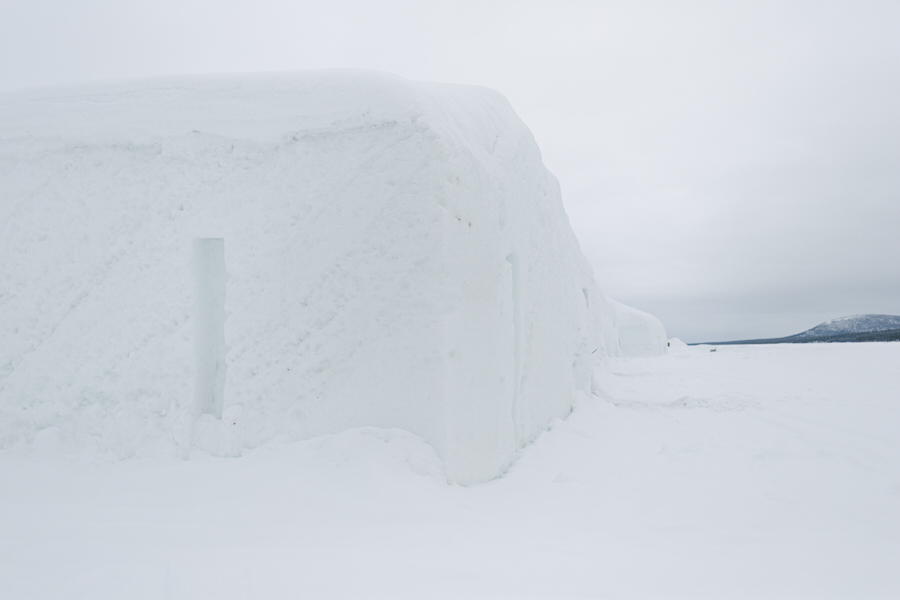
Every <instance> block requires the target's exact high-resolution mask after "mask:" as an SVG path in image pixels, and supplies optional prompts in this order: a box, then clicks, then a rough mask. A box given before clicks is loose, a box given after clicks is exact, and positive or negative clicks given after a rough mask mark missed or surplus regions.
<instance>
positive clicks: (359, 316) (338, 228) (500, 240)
mask: <svg viewBox="0 0 900 600" xmlns="http://www.w3.org/2000/svg"><path fill="white" fill-rule="evenodd" d="M0 181H2V186H0V445H6V446H8V445H11V444H16V443H27V442H28V440H30V439H32V438H33V437H34V435H35V433H36V432H38V431H40V430H42V429H45V428H49V427H55V428H58V431H59V435H60V438H61V439H63V440H65V441H66V442H67V443H71V444H73V445H74V446H83V445H85V444H94V445H97V446H99V447H100V448H102V449H104V450H106V451H112V452H114V453H117V454H120V455H122V456H129V455H135V454H137V455H144V454H155V453H160V452H162V453H180V454H185V453H186V452H188V451H189V449H190V448H191V447H193V446H199V447H201V448H203V449H205V450H207V451H210V452H213V453H216V454H222V455H236V454H239V453H240V452H241V450H242V449H243V448H246V447H254V446H257V445H259V444H262V443H265V442H266V441H268V440H271V439H273V438H275V437H278V436H285V435H286V436H289V437H290V438H292V439H302V438H309V437H312V436H316V435H320V434H324V433H330V432H335V431H339V430H342V429H346V428H350V427H357V426H375V427H384V428H402V429H405V430H408V431H411V432H413V433H415V434H417V435H419V436H421V437H422V438H423V439H424V440H426V441H427V442H428V443H430V444H431V445H433V446H434V448H435V449H436V451H437V452H438V454H439V455H440V456H441V457H442V459H443V460H444V462H445V464H446V465H447V469H448V476H449V478H450V479H451V480H452V481H456V482H460V483H471V482H478V481H484V480H487V479H490V478H492V477H496V476H497V475H499V474H500V473H502V472H503V470H504V469H505V468H506V467H507V466H508V465H509V463H510V461H511V460H512V458H513V457H514V455H515V452H516V449H517V448H519V447H521V446H522V445H524V444H526V443H528V442H529V441H530V440H532V439H534V438H535V436H537V435H538V434H539V433H540V432H541V431H542V430H543V429H544V427H545V426H546V424H547V423H548V421H549V420H550V419H552V418H554V417H560V416H565V415H566V414H568V412H569V411H570V410H571V406H572V403H573V401H574V399H575V397H576V395H577V394H579V393H585V394H589V393H590V392H591V377H592V370H593V369H594V368H595V366H596V364H597V363H598V361H601V360H602V358H603V357H604V356H608V355H617V354H621V353H629V352H634V353H644V354H647V353H650V354H652V353H662V352H665V345H666V340H665V333H664V331H663V330H662V326H661V325H660V324H659V322H658V321H656V320H655V319H654V318H652V317H650V316H649V315H645V314H643V313H639V312H637V311H633V310H632V309H628V308H626V307H622V306H621V305H617V304H615V303H613V302H612V301H610V300H608V299H607V298H606V297H605V296H604V295H603V294H602V293H601V292H600V291H599V290H598V288H597V287H596V285H595V283H594V279H593V275H592V273H591V269H590V267H589V265H588V264H587V262H586V260H585V258H584V257H583V255H582V254H581V252H580V250H579V247H578V243H577V241H576V239H575V237H574V235H573V233H572V230H571V228H570V226H569V223H568V219H567V217H566V214H565V212H564V210H563V206H562V201H561V198H560V193H559V187H558V185H557V182H556V180H555V179H554V177H553V176H552V175H551V174H550V173H549V172H548V171H547V170H546V168H545V167H544V166H543V164H542V162H541V157H540V152H539V150H538V147H537V145H536V144H535V142H534V139H533V138H532V136H531V134H530V132H529V131H528V129H527V128H526V127H525V125H524V124H523V123H522V122H521V121H520V120H519V119H518V117H517V116H516V115H515V113H514V112H513V110H512V109H511V107H510V106H509V104H508V103H507V101H506V100H505V99H504V98H503V97H502V96H500V95H499V94H497V93H495V92H493V91H490V90H487V89H483V88H475V87H465V86H453V85H439V84H423V83H414V82H410V81H407V80H403V79H400V78H397V77H393V76H389V75H385V74H378V73H369V72H357V71H350V72H348V71H325V72H308V73H292V74H277V75H275V74H267V75H243V76H204V77H190V78H171V79H165V80H155V81H145V82H133V83H124V84H119V85H104V86H90V87H83V88H65V89H60V88H57V89H48V90H37V91H27V92H19V93H12V94H4V95H2V96H0ZM198 240H200V241H198ZM203 240H206V241H203ZM223 252H224V254H223ZM223 264H224V268H222V265H223ZM198 290H199V291H198ZM204 290H206V291H204ZM198 324H199V325H198ZM204 361H212V362H211V363H206V366H203V365H204ZM198 373H199V374H198ZM223 386H224V387H223Z"/></svg>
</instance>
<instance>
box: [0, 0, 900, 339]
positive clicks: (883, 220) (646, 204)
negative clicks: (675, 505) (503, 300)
mask: <svg viewBox="0 0 900 600" xmlns="http://www.w3.org/2000/svg"><path fill="white" fill-rule="evenodd" d="M0 8H2V17H0V90H9V89H16V88H22V87H29V86H38V85H54V84H60V83H75V82H84V81H90V80H103V79H111V78H112V79H116V78H123V77H143V76H152V75H164V74H173V73H203V72H239V71H271V70H285V69H313V68H326V67H358V68H371V69H379V70H383V71H389V72H392V73H395V74H398V75H401V76H404V77H408V78H411V79H418V80H428V81H444V82H454V83H471V84H478V85H484V86H488V87H491V88H494V89H496V90H498V91H500V92H501V93H503V94H504V95H505V96H506V97H507V98H509V100H510V101H511V103H512V105H513V107H514V108H515V109H516V111H517V112H518V113H519V115H520V116H521V117H522V119H523V120H524V121H525V123H526V124H527V125H528V126H529V127H530V128H531V130H532V132H533V133H534V135H535V138H536V139H537V141H538V144H539V145H540V147H541V150H542V153H543V156H544V162H545V163H546V165H547V166H548V167H549V168H550V170H551V171H552V172H553V173H554V174H555V175H556V176H557V177H558V178H559V180H560V184H561V186H562V192H563V200H564V202H565V204H566V210H567V212H568V213H569V217H570V219H571V221H572V225H573V227H574V229H575V232H576V234H577V235H578V238H579V240H580V241H581V245H582V249H583V250H584V251H585V253H586V254H587V256H588V258H589V259H590V260H591V263H592V264H593V266H594V273H595V275H596V277H597V280H598V281H599V283H600V286H601V288H603V289H604V291H606V292H607V294H609V295H610V296H612V297H614V298H616V299H618V300H620V301H622V302H625V303H626V304H630V305H632V306H635V307H637V308H639V309H642V310H645V311H648V312H650V313H652V314H654V315H656V316H657V317H659V318H660V319H661V320H662V322H663V324H664V325H665V326H666V329H667V332H668V334H669V335H670V336H675V337H680V338H682V339H684V340H685V341H713V340H724V339H746V338H753V337H772V336H781V335H788V334H792V333H797V332H799V331H801V330H804V329H808V328H809V327H812V326H813V325H816V324H818V323H819V322H821V321H823V320H826V319H829V318H834V317H839V316H844V315H849V314H857V313H889V314H900V2H889V1H882V2H861V1H854V2H827V1H824V0H819V1H815V2H788V1H782V2H772V3H767V2H749V1H748V2H658V3H657V2H634V1H629V2H602V1H594V2H564V1H560V0H557V1H556V2H527V1H520V2H490V1H485V0H482V1H479V2H468V1H454V2H401V1H396V0H382V1H379V2H361V1H356V2H351V1H341V0H330V1H328V2H302V1H294V2H289V1H278V0H253V1H252V2H251V1H245V2H239V1H233V2H229V1H221V0H220V1H212V0H209V1H203V0H177V1H173V0H156V1H155V2H145V1H140V2H138V1H131V0H93V1H91V0H0Z"/></svg>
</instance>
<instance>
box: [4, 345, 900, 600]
mask: <svg viewBox="0 0 900 600" xmlns="http://www.w3.org/2000/svg"><path fill="white" fill-rule="evenodd" d="M610 367H611V369H610V371H609V372H608V373H607V374H604V371H602V370H598V371H597V374H596V377H597V379H595V382H594V387H595V392H596V393H597V394H599V397H596V396H595V397H591V398H588V397H586V396H583V397H582V398H581V399H580V400H579V401H578V402H577V403H576V406H575V410H574V412H573V413H572V414H571V416H570V417H569V418H567V419H565V420H556V421H554V422H553V423H552V426H551V427H550V429H549V431H547V432H545V433H544V434H543V435H542V436H541V437H539V438H538V440H537V441H536V442H535V443H533V444H532V445H530V446H528V447H526V448H525V449H524V450H522V451H521V453H520V455H519V457H518V460H516V461H515V462H514V463H513V465H512V467H511V468H510V469H509V470H508V472H507V473H506V474H505V475H504V476H503V477H502V478H500V479H498V480H494V481H491V482H488V483H485V484H480V485H474V486H471V487H462V486H456V485H448V484H447V483H446V478H445V473H444V470H443V467H442V464H441V462H440V461H439V460H438V459H437V456H436V454H435V452H434V451H433V450H432V448H431V447H430V446H428V445H426V444H425V443H424V442H422V440H421V438H418V437H416V436H413V435H412V434H409V433H406V432H404V431H402V430H384V429H376V428H361V429H352V430H348V431H345V432H343V433H339V434H335V435H328V436H323V437H317V438H314V439H311V440H307V441H301V442H294V443H289V442H287V441H280V440H276V441H274V442H270V443H268V444H265V445H263V446H262V447H259V448H256V449H254V450H248V451H245V453H244V455H243V456H241V457H239V458H213V457H211V456H208V455H204V454H202V453H199V452H195V453H194V454H192V455H191V456H190V458H189V459H188V460H175V459H160V458H157V459H152V460H151V459H131V460H122V461H115V460H113V459H111V458H109V457H107V456H101V455H89V454H84V453H82V454H79V455H77V456H76V455H73V454H71V453H69V452H65V451H63V450H62V449H61V447H59V446H57V442H58V440H57V439H55V432H54V430H53V428H50V429H46V430H44V431H42V432H40V433H39V434H38V436H37V438H36V440H35V442H34V443H33V444H31V445H27V446H26V445H19V446H16V447H13V448H10V449H8V450H5V451H3V453H2V454H0V480H2V487H0V597H2V598H4V599H19V598H91V599H102V598H111V599H112V598H115V599H124V598H128V599H138V598H184V599H198V598H216V599H223V598H579V597H591V598H817V599H821V598H896V597H898V596H900V569H898V568H897V567H898V565H900V440H898V435H897V433H898V431H900V344H898V343H867V344H829V345H778V346H732V347H720V348H717V350H716V351H715V352H711V351H710V348H709V347H705V346H699V347H691V348H688V347H680V346H679V347H673V348H672V349H671V354H670V355H669V356H663V357H655V358H629V359H625V358H620V359H611V360H610Z"/></svg>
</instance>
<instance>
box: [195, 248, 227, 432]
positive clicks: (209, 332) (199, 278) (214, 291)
mask: <svg viewBox="0 0 900 600" xmlns="http://www.w3.org/2000/svg"><path fill="white" fill-rule="evenodd" d="M191 258H192V261H191V262H192V265H193V273H194V315H193V317H194V318H193V321H194V366H195V378H194V413H195V415H201V414H211V415H213V416H215V417H217V418H221V417H222V409H223V408H224V406H225V283H226V279H227V277H226V273H225V240H224V239H223V238H196V239H194V243H193V249H192V257H191Z"/></svg>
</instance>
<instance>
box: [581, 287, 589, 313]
mask: <svg viewBox="0 0 900 600" xmlns="http://www.w3.org/2000/svg"><path fill="white" fill-rule="evenodd" d="M581 293H582V294H584V306H585V307H586V308H588V309H590V308H591V296H590V294H589V293H588V289H587V288H581Z"/></svg>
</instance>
